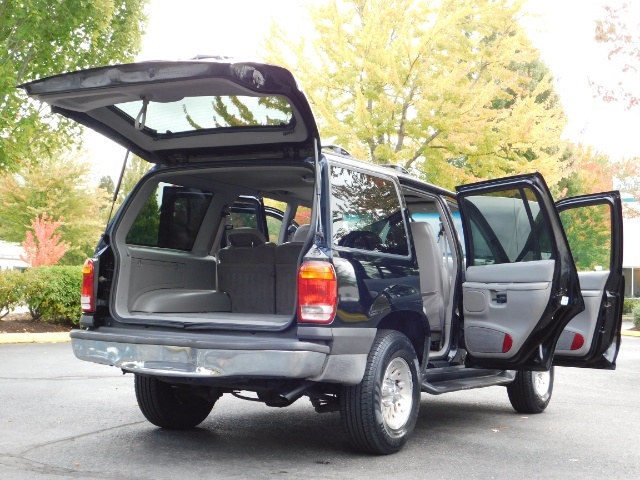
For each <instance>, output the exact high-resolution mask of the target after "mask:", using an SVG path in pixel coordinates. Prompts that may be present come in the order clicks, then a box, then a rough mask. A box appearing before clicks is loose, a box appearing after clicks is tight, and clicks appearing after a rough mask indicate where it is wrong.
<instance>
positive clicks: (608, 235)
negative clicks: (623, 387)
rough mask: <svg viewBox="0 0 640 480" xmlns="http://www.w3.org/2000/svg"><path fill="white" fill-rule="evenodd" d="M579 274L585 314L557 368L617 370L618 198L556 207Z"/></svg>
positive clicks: (567, 336) (563, 341)
mask: <svg viewBox="0 0 640 480" xmlns="http://www.w3.org/2000/svg"><path fill="white" fill-rule="evenodd" d="M557 210H558V212H560V220H561V221H562V225H563V227H564V230H565V232H566V235H567V240H568V241H569V246H570V247H571V253H572V254H573V259H574V262H575V264H576V268H577V270H578V277H579V279H580V288H581V290H582V296H583V297H584V302H585V310H584V311H583V312H581V313H579V314H578V315H576V317H575V318H573V320H571V321H570V322H569V324H568V325H567V326H566V327H565V329H564V330H563V331H562V334H561V335H560V339H559V340H558V344H557V346H556V353H555V356H554V359H553V363H554V365H560V366H574V367H588V368H606V369H614V368H615V361H616V357H617V355H618V350H619V349H620V330H621V325H622V303H623V299H624V276H623V275H622V202H621V200H620V193H619V192H607V193H599V194H594V195H585V196H581V197H573V198H568V199H566V200H562V201H560V202H558V203H557Z"/></svg>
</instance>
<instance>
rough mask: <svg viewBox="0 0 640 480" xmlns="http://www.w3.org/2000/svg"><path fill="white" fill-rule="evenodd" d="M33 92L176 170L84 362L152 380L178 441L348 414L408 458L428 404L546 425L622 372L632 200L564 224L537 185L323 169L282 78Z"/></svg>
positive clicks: (336, 161) (585, 211)
mask: <svg viewBox="0 0 640 480" xmlns="http://www.w3.org/2000/svg"><path fill="white" fill-rule="evenodd" d="M22 87H23V88H24V89H25V90H26V91H27V93H28V94H29V95H31V96H32V97H34V98H36V99H39V100H42V101H44V102H47V103H48V104H50V105H51V108H52V110H53V111H55V112H58V113H60V114H62V115H64V116H66V117H69V118H72V119H74V120H76V121H78V122H79V123H81V124H83V125H86V126H88V127H90V128H92V129H94V130H96V131H98V132H100V133H102V134H104V135H106V136H107V137H109V138H111V139H113V140H114V141H115V142H117V143H119V144H120V145H123V146H124V147H126V148H127V149H129V150H130V151H131V152H133V153H135V154H136V155H138V156H140V157H142V158H143V159H145V160H147V161H149V162H152V163H153V164H155V166H154V167H153V168H152V169H151V171H150V172H149V173H148V174H147V175H146V176H145V177H144V178H142V180H141V181H140V182H139V184H138V185H137V186H136V187H135V189H134V190H133V192H132V193H131V194H130V196H129V197H128V198H127V200H126V201H125V203H124V205H123V206H122V208H121V209H120V210H119V211H118V212H117V214H116V215H115V217H114V218H113V220H112V221H111V222H110V224H109V226H108V228H107V230H106V233H105V235H104V237H103V239H102V240H101V242H100V244H99V246H98V248H97V250H96V254H95V257H94V258H92V259H90V260H87V262H86V263H85V266H84V279H83V287H82V307H83V310H84V312H85V313H84V315H83V316H82V318H81V325H82V329H79V330H74V331H73V332H72V333H71V337H72V344H73V351H74V353H75V355H76V356H77V357H78V358H80V359H82V360H86V361H90V362H96V363H102V364H107V365H113V366H116V367H118V368H120V369H122V370H123V371H124V372H130V373H133V374H134V376H135V391H136V396H137V399H138V403H139V405H140V409H141V410H142V413H143V414H144V416H145V417H146V418H147V419H148V420H149V421H150V422H151V423H153V424H155V425H157V426H159V427H163V428H172V429H182V428H190V427H193V426H195V425H198V424H199V423H200V422H202V421H203V420H204V419H205V418H206V417H207V416H208V415H209V413H210V412H211V409H212V407H213V405H214V403H215V402H216V400H217V399H218V398H219V397H220V396H221V395H223V394H227V393H230V394H233V395H236V396H238V397H240V398H248V397H250V398H252V399H254V400H255V399H258V400H260V401H262V402H264V403H265V404H266V405H269V406H274V407H285V406H288V405H290V404H292V403H293V402H295V401H296V400H298V399H299V398H301V397H303V396H307V397H309V398H310V399H311V403H312V404H313V406H314V407H315V409H316V410H317V411H318V412H331V411H340V415H341V417H342V421H343V425H344V429H345V432H346V434H347V436H348V438H349V440H350V441H351V444H352V445H353V446H354V447H355V448H356V449H357V450H360V451H364V452H371V453H376V454H388V453H393V452H396V451H398V450H399V449H400V448H402V446H403V445H404V444H405V442H406V441H407V439H408V436H409V435H410V433H411V431H412V430H413V427H414V425H415V422H416V418H417V415H418V408H419V405H420V395H421V392H426V393H430V394H441V393H445V392H451V391H455V390H461V389H470V388H478V387H486V386H493V385H503V386H506V387H507V392H508V395H509V399H510V401H511V403H512V405H513V406H514V408H515V409H516V410H517V411H519V412H527V413H537V412H542V411H543V410H544V409H545V408H546V406H547V404H548V403H549V400H550V397H551V392H552V388H553V367H552V365H556V366H581V367H589V368H608V369H613V368H615V359H616V356H617V353H618V349H619V346H620V326H621V317H622V315H621V307H622V298H623V295H622V292H623V288H624V285H623V283H624V279H623V276H622V266H621V263H622V258H621V256H622V220H621V204H620V197H619V194H618V193H617V192H609V193H603V194H598V195H590V196H585V197H580V198H573V199H567V200H563V201H562V202H559V203H557V204H554V203H553V201H552V198H551V195H550V193H549V191H548V189H547V187H546V185H545V182H544V180H543V178H542V177H541V176H540V175H538V174H532V175H523V176H518V177H511V178H504V179H497V180H491V181H486V182H481V183H477V184H473V185H466V186H462V187H459V188H458V189H457V193H453V192H449V191H446V190H443V189H441V188H438V187H435V186H433V185H429V184H427V183H424V182H422V181H419V180H417V179H415V178H412V177H411V176H409V175H407V174H405V173H403V172H401V171H398V170H397V169H393V168H386V167H382V166H376V165H371V164H368V163H363V162H359V161H356V160H355V159H353V158H351V157H350V156H349V155H348V154H346V152H344V151H343V150H341V149H339V148H330V149H323V148H321V146H320V145H321V144H320V138H319V135H318V129H317V126H316V124H315V121H314V119H313V116H312V113H311V109H310V107H309V104H308V102H307V100H306V98H305V97H304V95H303V94H302V93H301V91H300V90H299V88H298V86H297V85H296V82H295V80H294V78H293V76H292V75H291V73H290V72H288V71H287V70H285V69H283V68H279V67H275V66H271V65H263V64H257V63H233V62H230V61H228V59H218V60H198V61H184V62H148V63H138V64H130V65H117V66H108V67H102V68H95V69H90V70H86V71H80V72H73V73H67V74H64V75H59V76H55V77H51V78H46V79H43V80H37V81H34V82H31V83H28V84H26V85H23V86H22ZM563 223H564V227H563ZM565 228H566V230H567V233H569V232H570V230H571V231H572V232H573V233H576V232H577V234H571V235H567V234H566V233H565ZM592 231H594V232H595V231H597V232H598V234H599V235H600V236H599V237H598V238H604V242H605V243H606V245H604V248H605V249H606V250H607V251H606V254H605V255H604V257H603V256H601V257H600V258H601V261H600V262H599V263H600V264H599V265H593V262H591V264H585V266H584V267H581V268H580V269H581V270H582V271H580V272H579V273H578V271H577V268H576V264H578V266H580V265H581V264H580V262H579V261H578V258H576V260H575V261H574V257H573V255H572V251H571V250H570V248H569V245H568V241H567V236H568V237H569V238H570V239H571V238H575V240H574V241H572V242H574V243H576V244H575V245H574V244H573V243H572V245H571V247H572V248H573V249H574V252H573V254H574V255H576V257H578V256H582V257H584V258H586V257H588V256H589V255H588V254H589V252H588V248H590V247H589V244H588V242H586V244H580V239H581V238H582V239H584V237H585V236H588V235H589V234H590V233H591V232H592ZM599 247H602V245H600V246H599ZM585 249H586V250H585Z"/></svg>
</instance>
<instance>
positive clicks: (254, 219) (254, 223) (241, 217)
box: [229, 201, 258, 228]
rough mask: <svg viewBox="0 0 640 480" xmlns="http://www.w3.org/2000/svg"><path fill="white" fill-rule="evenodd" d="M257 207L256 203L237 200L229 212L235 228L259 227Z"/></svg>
mask: <svg viewBox="0 0 640 480" xmlns="http://www.w3.org/2000/svg"><path fill="white" fill-rule="evenodd" d="M257 208H258V206H257V205H256V204H254V203H250V202H242V201H236V202H235V203H234V204H233V206H232V207H231V212H230V214H229V218H230V221H231V225H232V226H233V228H243V227H248V228H258V214H257Z"/></svg>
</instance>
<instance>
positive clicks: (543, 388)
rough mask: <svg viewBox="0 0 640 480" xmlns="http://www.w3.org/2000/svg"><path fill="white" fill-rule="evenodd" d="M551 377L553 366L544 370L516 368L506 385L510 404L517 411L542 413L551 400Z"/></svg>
mask: <svg viewBox="0 0 640 480" xmlns="http://www.w3.org/2000/svg"><path fill="white" fill-rule="evenodd" d="M553 378H554V370H553V367H551V369H550V370H547V371H545V372H530V371H526V370H518V372H517V373H516V378H515V380H514V381H513V382H512V383H510V384H509V385H507V394H508V395H509V401H510V402H511V406H512V407H513V408H514V409H515V411H516V412H519V413H542V412H543V411H544V409H545V408H547V405H549V402H550V401H551V394H552V393H553Z"/></svg>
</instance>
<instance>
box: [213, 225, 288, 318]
mask: <svg viewBox="0 0 640 480" xmlns="http://www.w3.org/2000/svg"><path fill="white" fill-rule="evenodd" d="M227 242H228V243H229V246H228V247H226V248H223V249H222V250H220V251H219V252H218V289H219V290H221V291H224V292H226V293H227V294H228V295H229V297H230V298H231V311H232V312H238V313H275V284H276V282H275V245H274V244H273V243H265V238H264V235H263V234H262V233H261V232H260V231H259V230H256V229H254V228H235V229H231V230H229V231H227Z"/></svg>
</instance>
